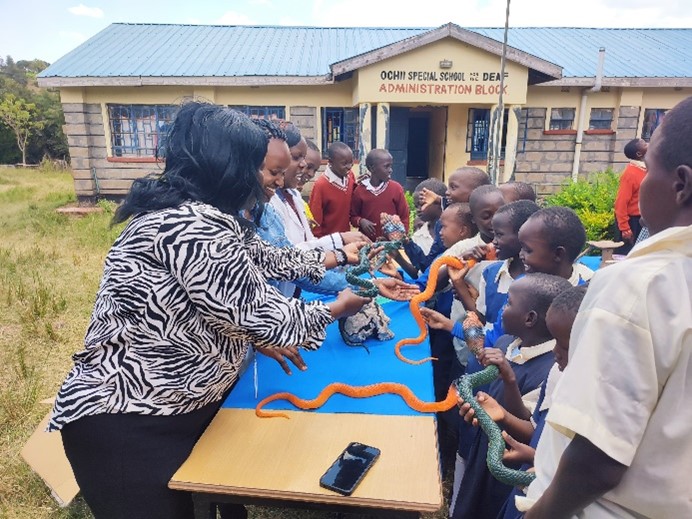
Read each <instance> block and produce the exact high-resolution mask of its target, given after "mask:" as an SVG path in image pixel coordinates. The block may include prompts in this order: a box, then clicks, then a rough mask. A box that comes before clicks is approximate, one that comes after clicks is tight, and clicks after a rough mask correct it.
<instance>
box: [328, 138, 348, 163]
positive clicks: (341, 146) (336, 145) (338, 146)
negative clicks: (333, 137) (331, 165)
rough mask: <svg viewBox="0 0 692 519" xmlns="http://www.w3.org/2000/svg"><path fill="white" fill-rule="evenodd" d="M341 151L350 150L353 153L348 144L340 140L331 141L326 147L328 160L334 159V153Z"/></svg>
mask: <svg viewBox="0 0 692 519" xmlns="http://www.w3.org/2000/svg"><path fill="white" fill-rule="evenodd" d="M342 151H343V152H346V151H350V152H351V153H353V150H352V149H351V148H350V147H349V145H348V144H345V143H343V142H341V141H336V142H332V143H331V144H330V145H329V148H327V157H329V160H334V158H335V157H336V154H337V153H339V152H342Z"/></svg>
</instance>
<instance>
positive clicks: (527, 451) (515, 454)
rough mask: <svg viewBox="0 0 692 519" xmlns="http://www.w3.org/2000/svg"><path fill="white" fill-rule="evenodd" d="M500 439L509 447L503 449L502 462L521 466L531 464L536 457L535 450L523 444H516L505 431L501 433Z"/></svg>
mask: <svg viewBox="0 0 692 519" xmlns="http://www.w3.org/2000/svg"><path fill="white" fill-rule="evenodd" d="M502 437H503V438H504V440H505V442H506V443H507V445H508V446H509V449H505V453H504V455H503V456H502V461H506V462H508V463H515V464H517V465H521V464H522V463H532V464H533V459H534V456H535V455H536V450H535V449H534V448H533V447H530V446H528V445H526V444H525V443H521V442H518V441H517V440H515V439H514V438H512V437H511V436H510V435H509V434H507V432H506V431H502Z"/></svg>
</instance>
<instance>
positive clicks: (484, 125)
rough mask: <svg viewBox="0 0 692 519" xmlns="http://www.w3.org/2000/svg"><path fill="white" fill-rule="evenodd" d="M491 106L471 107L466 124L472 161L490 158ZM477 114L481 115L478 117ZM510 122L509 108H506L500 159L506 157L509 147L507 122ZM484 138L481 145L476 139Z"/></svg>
mask: <svg viewBox="0 0 692 519" xmlns="http://www.w3.org/2000/svg"><path fill="white" fill-rule="evenodd" d="M491 112H492V111H491V110H490V108H469V112H468V120H467V124H466V153H468V154H469V156H470V160H472V161H487V160H488V144H489V142H490V116H491ZM476 114H478V115H480V116H481V117H476ZM508 122H509V109H508V108H505V110H504V115H503V124H502V140H501V144H500V160H503V159H504V158H505V148H506V147H507V124H508ZM481 139H482V140H483V142H482V144H480V147H478V146H477V145H476V143H475V142H474V141H477V140H481Z"/></svg>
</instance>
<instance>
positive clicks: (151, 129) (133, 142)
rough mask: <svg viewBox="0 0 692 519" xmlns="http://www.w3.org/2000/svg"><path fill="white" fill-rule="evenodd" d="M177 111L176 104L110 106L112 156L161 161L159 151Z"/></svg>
mask: <svg viewBox="0 0 692 519" xmlns="http://www.w3.org/2000/svg"><path fill="white" fill-rule="evenodd" d="M177 110H178V106H175V105H159V104H153V105H152V104H116V103H112V104H111V103H109V104H107V105H106V111H107V114H108V128H109V130H110V152H111V156H112V157H114V158H118V159H120V158H122V159H142V158H147V159H158V158H162V157H163V154H162V153H160V150H161V149H162V147H163V145H164V144H165V142H166V135H167V133H168V129H170V126H171V123H172V122H173V119H174V117H175V113H176V111H177ZM145 111H148V112H149V113H148V114H145V113H144V112H145ZM152 118H153V121H152V120H151V119H152ZM147 120H148V121H147Z"/></svg>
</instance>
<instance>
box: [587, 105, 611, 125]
mask: <svg viewBox="0 0 692 519" xmlns="http://www.w3.org/2000/svg"><path fill="white" fill-rule="evenodd" d="M612 126H613V109H612V108H592V109H591V118H590V119H589V130H610V129H612Z"/></svg>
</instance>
